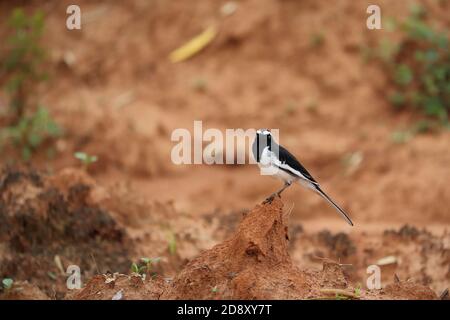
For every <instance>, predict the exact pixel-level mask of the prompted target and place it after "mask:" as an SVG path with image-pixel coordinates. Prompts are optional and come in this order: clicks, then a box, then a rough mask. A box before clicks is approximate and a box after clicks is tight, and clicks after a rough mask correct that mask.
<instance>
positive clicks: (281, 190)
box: [276, 181, 292, 196]
mask: <svg viewBox="0 0 450 320" xmlns="http://www.w3.org/2000/svg"><path fill="white" fill-rule="evenodd" d="M291 184H292V182H290V181H286V182H285V183H284V186H283V188H281V189H280V190H278V192H276V195H277V196H280V195H281V193H282V192H283V191H284V190H286V189H287V188H288V187H290V186H291Z"/></svg>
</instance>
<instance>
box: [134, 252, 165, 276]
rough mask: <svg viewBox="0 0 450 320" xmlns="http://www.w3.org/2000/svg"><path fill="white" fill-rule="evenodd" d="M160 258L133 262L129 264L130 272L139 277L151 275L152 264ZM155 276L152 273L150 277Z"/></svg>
mask: <svg viewBox="0 0 450 320" xmlns="http://www.w3.org/2000/svg"><path fill="white" fill-rule="evenodd" d="M160 260H161V258H159V257H158V258H141V259H140V262H139V263H136V262H133V263H132V264H131V272H134V273H137V274H139V275H144V274H147V273H151V272H152V270H153V266H154V264H156V263H158V262H159V261H160ZM154 275H156V273H153V274H152V276H154Z"/></svg>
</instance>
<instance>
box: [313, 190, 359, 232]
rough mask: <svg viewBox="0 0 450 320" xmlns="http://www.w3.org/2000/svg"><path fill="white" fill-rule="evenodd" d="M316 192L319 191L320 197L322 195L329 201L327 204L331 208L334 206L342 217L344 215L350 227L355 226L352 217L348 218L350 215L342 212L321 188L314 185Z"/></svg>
mask: <svg viewBox="0 0 450 320" xmlns="http://www.w3.org/2000/svg"><path fill="white" fill-rule="evenodd" d="M313 189H314V190H316V191H317V193H318V194H319V195H321V196H322V198H324V199H325V200H327V202H328V203H329V204H330V205H331V206H333V207H334V208H335V209H336V210H337V211H338V212H339V213H340V214H341V215H342V217H343V218H344V219H345V221H347V223H348V224H349V225H351V226H353V222H352V220H351V219H350V217H349V216H348V214H347V213H346V212H345V211H344V210H342V209H341V208H340V207H339V206H338V205H337V204H336V203H335V202H334V201H333V200H332V199H331V198H330V197H329V196H328V195H327V194H326V193H325V192H323V191H322V189H320V187H319V186H317V185H314V188H313Z"/></svg>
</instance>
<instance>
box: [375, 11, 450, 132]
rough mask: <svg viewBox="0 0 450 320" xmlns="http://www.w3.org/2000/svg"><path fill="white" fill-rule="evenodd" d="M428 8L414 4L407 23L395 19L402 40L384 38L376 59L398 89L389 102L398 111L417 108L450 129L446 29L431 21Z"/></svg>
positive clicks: (449, 60) (394, 27) (449, 55)
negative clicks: (434, 25) (449, 124)
mask: <svg viewBox="0 0 450 320" xmlns="http://www.w3.org/2000/svg"><path fill="white" fill-rule="evenodd" d="M426 19H427V11H426V9H425V7H423V6H420V5H413V6H412V7H411V9H410V15H409V16H408V17H407V18H406V19H405V20H404V21H401V22H399V21H395V20H391V23H390V28H389V29H392V30H398V31H400V32H401V35H402V37H401V39H400V40H397V41H389V40H388V39H383V40H382V41H381V42H380V43H379V46H378V48H377V49H376V50H375V52H374V54H373V56H374V57H376V58H378V59H379V60H380V61H381V62H382V64H383V67H384V69H385V70H386V72H387V74H388V76H389V79H390V80H391V82H392V84H393V85H394V90H393V91H392V92H391V93H390V94H389V96H388V97H389V101H390V102H391V104H392V105H394V106H395V107H396V108H404V107H414V108H416V109H418V110H421V111H422V112H423V113H424V114H425V115H426V116H429V117H430V118H431V119H434V120H435V121H438V122H440V123H441V124H443V125H446V126H448V113H449V111H450V82H449V80H448V79H449V77H450V51H449V37H448V32H447V31H446V30H443V31H439V30H436V29H435V28H433V27H431V26H430V25H429V23H428V22H427V20H426Z"/></svg>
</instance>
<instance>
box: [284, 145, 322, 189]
mask: <svg viewBox="0 0 450 320" xmlns="http://www.w3.org/2000/svg"><path fill="white" fill-rule="evenodd" d="M278 148H279V152H278V158H279V159H280V161H281V163H285V164H287V165H288V166H290V167H291V168H293V169H295V170H297V171H298V172H300V173H301V174H302V175H303V176H304V177H305V178H307V179H308V180H310V181H311V182H313V183H315V184H318V182H317V181H316V180H315V179H314V178H313V177H312V175H311V174H310V173H309V172H308V170H306V169H305V167H304V166H302V164H301V163H300V162H299V161H298V160H297V159H296V158H295V157H294V156H293V155H292V154H291V153H290V152H289V151H287V150H286V149H285V148H284V147H283V146H280V145H278ZM280 169H282V170H284V169H283V168H280ZM288 173H291V174H292V172H288Z"/></svg>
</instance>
